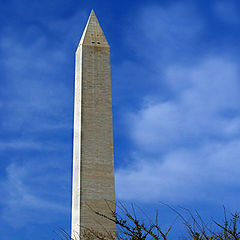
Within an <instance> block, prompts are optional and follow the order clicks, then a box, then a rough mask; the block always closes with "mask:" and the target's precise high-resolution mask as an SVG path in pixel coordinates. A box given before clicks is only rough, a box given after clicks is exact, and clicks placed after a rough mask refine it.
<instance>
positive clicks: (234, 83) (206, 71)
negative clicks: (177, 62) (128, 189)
mask: <svg viewBox="0 0 240 240" xmlns="http://www.w3.org/2000/svg"><path fill="white" fill-rule="evenodd" d="M165 78H166V80H165V81H166V82H167V83H169V86H170V88H171V89H172V91H174V92H175V96H174V98H173V99H172V100H169V101H167V102H156V101H155V102H152V101H150V103H149V104H148V103H146V105H145V106H144V107H143V108H142V109H141V110H140V111H138V112H137V113H136V114H132V115H131V119H132V125H131V126H130V128H131V134H132V138H133V139H134V141H135V143H136V144H137V145H139V146H140V147H141V148H144V150H145V151H151V150H152V151H159V149H161V150H163V151H164V149H165V148H166V147H167V146H169V144H172V145H174V144H177V145H178V146H181V145H184V144H185V142H186V141H190V142H191V141H194V142H195V141H199V142H200V143H201V141H202V140H204V138H206V139H208V138H209V137H216V136H218V137H230V136H234V135H235V134H239V133H240V132H239V130H240V128H239V127H238V123H239V117H238V118H237V117H236V118H231V119H229V117H227V116H225V115H224V114H226V112H228V111H229V112H232V111H237V110H238V109H239V104H238V103H239V102H240V97H239V94H238V92H239V88H240V86H239V82H238V71H237V66H236V65H235V64H233V63H231V62H229V61H226V60H224V59H219V58H210V59H207V60H205V61H203V63H201V64H199V65H198V66H193V67H176V66H174V67H169V68H168V69H167V70H166V74H165ZM233 129H234V131H233Z"/></svg>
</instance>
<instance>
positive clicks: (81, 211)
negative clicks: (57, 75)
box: [72, 11, 116, 239]
mask: <svg viewBox="0 0 240 240" xmlns="http://www.w3.org/2000/svg"><path fill="white" fill-rule="evenodd" d="M107 203H108V204H107ZM109 207H111V208H112V209H113V210H115V187H114V160H113V133H112V97H111V69H110V47H109V45H108V42H107V40H106V38H105V36H104V34H103V31H102V29H101V27H100V25H99V22H98V20H97V18H96V15H95V13H94V12H93V11H92V12H91V14H90V17H89V19H88V22H87V25H86V27H85V30H84V33H83V35H82V38H81V40H80V43H79V46H78V49H77V51H76V65H75V99H74V140H73V184H72V238H74V237H75V239H80V238H81V237H79V236H80V233H81V231H82V230H84V229H86V228H91V229H94V230H96V231H101V232H102V230H103V229H105V230H104V231H111V232H115V231H116V226H115V224H113V223H112V222H110V221H108V220H106V219H104V218H102V217H99V216H97V215H95V214H94V213H93V211H98V212H101V213H103V214H106V215H109V213H110V209H109Z"/></svg>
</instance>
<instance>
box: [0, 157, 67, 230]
mask: <svg viewBox="0 0 240 240" xmlns="http://www.w3.org/2000/svg"><path fill="white" fill-rule="evenodd" d="M34 162H35V163H36V161H33V162H32V163H24V164H23V163H20V164H16V163H13V164H11V165H9V166H8V168H7V177H6V179H5V180H3V181H1V182H0V186H1V191H2V197H1V200H0V203H1V204H2V206H3V208H2V213H1V218H2V220H3V221H7V222H8V223H9V224H10V225H11V226H12V227H22V226H25V225H26V224H29V223H40V222H51V221H52V220H53V219H56V216H59V214H66V213H67V212H68V211H69V207H68V206H66V205H65V204H64V201H62V200H63V198H64V196H61V195H59V194H58V192H56V191H54V190H53V189H52V190H51V191H50V192H48V190H47V189H48V187H47V182H48V184H50V183H51V184H52V186H53V185H54V184H53V182H54V181H56V180H57V182H58V184H60V185H62V187H63V186H65V185H66V182H65V181H66V178H65V176H64V174H63V175H62V176H61V175H60V176H59V175H57V174H55V173H54V169H53V167H50V166H49V164H47V163H38V167H37V168H36V167H34V165H35V163H34ZM51 168H52V171H49V169H51ZM44 171H46V173H47V175H48V177H47V176H46V175H45V174H46V173H45V174H43V172H44ZM55 187H56V184H55ZM58 189H59V188H58ZM44 215H46V217H45V216H44Z"/></svg>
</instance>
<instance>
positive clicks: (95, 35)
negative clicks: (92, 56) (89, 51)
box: [79, 9, 109, 47]
mask: <svg viewBox="0 0 240 240" xmlns="http://www.w3.org/2000/svg"><path fill="white" fill-rule="evenodd" d="M79 44H80V45H88V46H93V47H109V45H108V42H107V39H106V38H105V36H104V33H103V30H102V28H101V26H100V24H99V22H98V19H97V17H96V15H95V12H94V11H93V9H92V11H91V13H90V16H89V18H88V22H87V25H86V27H85V29H84V32H83V35H82V37H81V40H80V43H79Z"/></svg>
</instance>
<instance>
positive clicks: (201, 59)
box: [0, 0, 240, 240]
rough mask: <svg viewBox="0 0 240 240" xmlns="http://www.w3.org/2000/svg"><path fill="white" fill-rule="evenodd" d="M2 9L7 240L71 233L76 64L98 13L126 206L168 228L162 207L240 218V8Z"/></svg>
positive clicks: (0, 142) (1, 188) (101, 4)
mask: <svg viewBox="0 0 240 240" xmlns="http://www.w3.org/2000/svg"><path fill="white" fill-rule="evenodd" d="M0 3H1V5H0V6H1V8H0V13H1V14H0V54H1V58H0V69H1V70H0V82H1V88H0V111H1V115H0V136H1V138H0V157H1V168H0V194H1V197H0V235H1V236H3V237H4V238H5V239H8V240H12V239H16V236H17V238H18V239H26V240H28V239H32V238H33V237H34V239H35V240H38V239H39V240H40V239H41V240H42V239H53V238H56V235H55V233H54V231H56V230H57V228H58V226H61V227H63V228H65V229H67V230H69V228H70V212H71V168H72V132H73V99H74V96H73V86H74V53H75V50H76V48H77V45H78V42H79V40H80V37H81V34H82V31H83V28H84V26H85V24H86V22H87V18H88V15H89V13H90V11H91V9H92V8H93V9H94V10H95V13H96V15H97V17H98V19H99V21H100V24H101V26H102V28H103V30H104V33H105V35H106V37H107V39H108V41H109V43H110V46H111V64H112V98H113V118H114V122H113V124H114V147H115V172H116V196H117V200H119V201H122V202H124V203H126V204H128V203H131V202H134V203H137V204H138V205H140V206H141V207H142V208H143V209H144V210H145V212H147V213H149V214H150V215H151V214H152V213H154V211H155V210H156V209H157V208H158V209H159V213H160V216H162V218H163V220H164V221H162V222H163V224H168V223H171V222H172V219H173V218H174V217H173V213H172V212H171V211H170V212H169V210H168V209H166V208H165V207H163V206H162V205H161V204H159V201H163V202H165V203H168V204H171V205H172V206H178V205H181V206H183V207H186V208H189V209H193V210H194V209H197V210H198V211H199V212H200V214H202V215H203V216H204V217H206V219H208V218H210V217H211V216H218V217H219V216H222V205H225V206H226V208H227V209H228V211H229V212H230V211H233V210H238V209H239V207H240V206H239V205H240V204H239V199H240V178H239V174H240V171H239V168H240V159H239V156H240V94H239V93H240V79H239V71H240V70H239V69H240V68H239V66H240V60H239V55H240V46H239V40H240V31H239V25H240V15H239V12H240V2H239V1H237V0H236V1H235V0H218V1H217V0H216V1H215V0H213V1H205V0H201V1H197V0H195V1H193V0H192V1H191V0H183V1H180V0H178V1H177V0H176V1H166V0H165V1H153V0H150V1H125V0H123V1H121V2H118V1H92V0H90V1H89V0H88V1H75V0H68V1H63V0H58V1H57V0H52V1H46V0H42V1H36V0H31V1H30V0H21V1H20V0H8V1H4V0H0ZM175 234H176V233H175ZM172 237H173V238H175V236H174V233H173V235H172ZM175 239H176V238H175Z"/></svg>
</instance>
